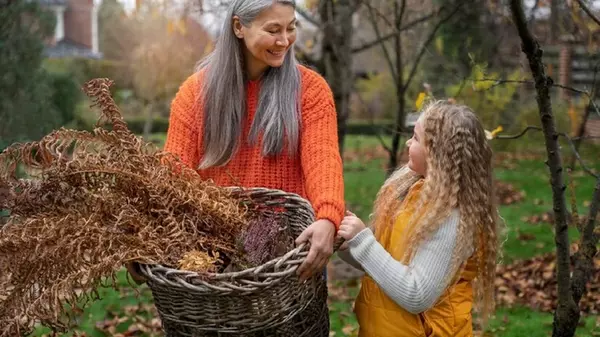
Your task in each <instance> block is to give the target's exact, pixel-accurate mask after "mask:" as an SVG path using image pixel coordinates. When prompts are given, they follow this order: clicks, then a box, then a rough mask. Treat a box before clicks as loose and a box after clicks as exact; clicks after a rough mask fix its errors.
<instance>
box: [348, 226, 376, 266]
mask: <svg viewBox="0 0 600 337" xmlns="http://www.w3.org/2000/svg"><path fill="white" fill-rule="evenodd" d="M376 242H377V240H376V239H375V235H373V232H372V231H371V229H370V228H365V229H363V230H362V231H360V232H359V233H358V234H356V235H355V236H354V237H353V238H352V239H350V241H348V248H349V250H350V254H351V255H352V257H353V258H354V259H355V260H356V261H357V262H358V263H360V265H362V266H364V264H365V263H367V260H368V258H369V255H370V254H369V253H370V251H371V248H372V247H373V244H375V243H376Z"/></svg>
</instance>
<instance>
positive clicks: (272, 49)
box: [233, 3, 296, 78]
mask: <svg viewBox="0 0 600 337" xmlns="http://www.w3.org/2000/svg"><path fill="white" fill-rule="evenodd" d="M233 31H234V33H235V35H236V36H237V37H238V38H240V39H242V40H243V41H244V46H245V48H244V56H245V61H246V71H247V72H248V74H249V76H250V78H257V77H259V76H260V75H261V74H262V73H263V72H264V71H265V70H266V69H267V68H268V67H280V66H281V65H282V64H283V60H284V59H285V55H286V54H287V52H288V51H289V49H290V48H291V47H292V45H293V43H294V42H295V41H296V15H295V10H294V8H293V7H292V6H290V5H284V4H279V3H275V4H273V5H272V6H271V7H269V8H267V9H265V10H264V11H262V12H261V13H260V14H259V15H258V16H257V17H256V19H254V21H252V23H251V24H250V26H249V27H245V26H244V25H242V24H241V22H240V21H239V17H237V16H234V17H233Z"/></svg>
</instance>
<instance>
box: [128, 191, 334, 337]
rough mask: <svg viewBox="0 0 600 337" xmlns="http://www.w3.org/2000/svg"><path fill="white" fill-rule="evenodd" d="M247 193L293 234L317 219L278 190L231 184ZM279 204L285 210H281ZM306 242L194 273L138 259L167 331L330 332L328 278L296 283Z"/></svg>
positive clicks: (176, 336) (176, 334)
mask: <svg viewBox="0 0 600 337" xmlns="http://www.w3.org/2000/svg"><path fill="white" fill-rule="evenodd" d="M232 191H233V193H234V195H237V196H239V197H243V198H244V199H246V200H247V198H251V199H252V201H253V203H255V204H259V205H261V206H262V207H260V212H262V213H264V214H268V213H271V212H275V211H279V212H278V213H280V214H284V216H286V217H287V218H288V223H289V226H288V231H287V233H286V234H287V235H290V236H291V237H293V238H295V237H297V236H298V235H300V233H301V232H302V231H303V230H304V229H305V228H307V227H308V226H309V225H310V224H311V223H312V222H313V221H314V219H315V216H314V212H313V210H312V207H311V206H310V204H309V203H308V201H306V200H305V199H303V198H301V197H300V196H298V195H296V194H291V193H286V192H283V191H280V190H273V189H265V188H251V189H240V188H232ZM281 210H283V211H284V212H281ZM307 254H308V248H307V247H306V246H305V245H300V246H298V247H296V248H294V249H293V250H291V251H289V252H288V253H287V254H285V255H283V256H281V257H279V258H276V259H273V260H271V261H269V262H267V263H265V264H263V265H260V266H258V267H256V268H251V269H246V270H243V271H239V272H230V273H221V274H211V275H210V276H211V277H210V278H209V279H208V280H206V278H200V276H199V275H198V274H197V273H194V272H189V271H182V270H178V269H172V268H167V267H164V266H161V265H140V266H139V269H140V272H141V274H142V275H144V276H145V277H146V278H147V279H148V282H147V283H148V286H149V287H150V289H151V290H152V294H153V296H154V302H155V305H156V308H157V309H158V312H159V315H160V317H161V320H162V322H163V329H164V330H165V333H166V336H168V337H180V336H181V337H183V336H186V337H188V336H194V337H199V336H252V337H254V336H286V337H287V336H289V337H292V336H294V337H297V336H311V337H314V336H328V335H329V315H328V311H327V302H326V301H327V283H326V279H325V277H324V275H316V276H314V277H312V278H311V279H309V280H307V281H306V282H303V283H300V282H299V280H298V278H297V276H296V269H297V268H298V267H299V265H300V264H301V263H302V262H303V261H304V258H305V257H306V255H307Z"/></svg>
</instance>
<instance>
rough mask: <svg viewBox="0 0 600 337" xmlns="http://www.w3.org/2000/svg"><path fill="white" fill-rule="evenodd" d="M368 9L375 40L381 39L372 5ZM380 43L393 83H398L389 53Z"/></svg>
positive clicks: (383, 44)
mask: <svg viewBox="0 0 600 337" xmlns="http://www.w3.org/2000/svg"><path fill="white" fill-rule="evenodd" d="M368 11H369V21H371V25H373V30H374V31H375V35H376V36H377V40H380V41H381V40H382V38H381V32H380V31H379V26H378V25H377V19H376V18H375V13H374V10H373V7H372V6H369V7H368ZM394 36H395V35H394ZM380 44H381V49H382V50H383V55H384V56H385V60H386V62H387V63H388V66H389V67H390V73H391V75H392V79H393V80H394V84H395V85H398V80H399V78H398V74H397V73H396V72H395V71H394V62H393V61H392V57H391V56H390V53H389V51H388V49H387V48H386V46H385V43H380Z"/></svg>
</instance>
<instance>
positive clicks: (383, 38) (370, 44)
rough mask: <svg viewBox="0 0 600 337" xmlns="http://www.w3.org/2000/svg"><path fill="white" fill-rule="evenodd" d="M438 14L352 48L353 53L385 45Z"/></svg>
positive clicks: (436, 13)
mask: <svg viewBox="0 0 600 337" xmlns="http://www.w3.org/2000/svg"><path fill="white" fill-rule="evenodd" d="M442 8H443V7H442ZM440 10H441V9H440ZM438 14H439V11H436V12H435V13H431V14H428V15H425V16H424V17H421V18H418V19H416V20H414V21H411V22H409V23H407V24H406V25H405V26H402V27H401V28H400V29H397V30H395V31H393V32H391V33H389V34H386V35H384V36H381V37H378V38H376V39H375V40H373V41H370V42H366V43H365V44H363V45H360V46H358V47H354V48H352V52H353V53H360V52H362V51H365V50H367V49H370V48H373V47H375V46H376V45H378V44H381V43H383V42H385V41H387V40H389V39H391V38H393V37H395V36H396V35H398V34H402V32H403V31H406V30H409V29H411V28H413V27H415V26H416V25H418V24H420V23H423V22H426V21H427V20H430V19H431V18H433V17H435V16H437V15H438ZM390 26H391V27H393V25H391V24H390Z"/></svg>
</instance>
